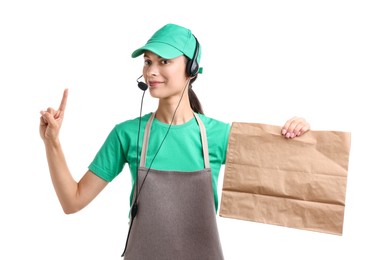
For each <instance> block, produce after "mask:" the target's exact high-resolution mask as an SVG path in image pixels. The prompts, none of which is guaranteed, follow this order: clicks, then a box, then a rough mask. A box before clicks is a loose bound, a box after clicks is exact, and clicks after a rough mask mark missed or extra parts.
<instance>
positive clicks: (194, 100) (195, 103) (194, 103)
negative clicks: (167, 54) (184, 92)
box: [188, 75, 204, 115]
mask: <svg viewBox="0 0 377 260" xmlns="http://www.w3.org/2000/svg"><path fill="white" fill-rule="evenodd" d="M197 77H198V75H196V76H195V77H194V78H192V79H191V80H190V84H189V89H188V95H189V100H190V106H191V109H192V110H194V112H195V113H199V114H203V115H204V112H203V108H202V104H201V103H200V101H199V99H198V96H197V95H196V94H195V92H194V90H192V83H194V81H195V80H196V78H197Z"/></svg>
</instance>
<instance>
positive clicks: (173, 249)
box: [124, 113, 224, 260]
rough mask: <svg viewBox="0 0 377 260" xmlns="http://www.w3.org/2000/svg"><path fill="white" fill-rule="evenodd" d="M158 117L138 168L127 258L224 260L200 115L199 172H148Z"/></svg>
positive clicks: (146, 137)
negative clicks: (151, 143)
mask: <svg viewBox="0 0 377 260" xmlns="http://www.w3.org/2000/svg"><path fill="white" fill-rule="evenodd" d="M154 116H155V115H154V113H153V114H152V116H151V117H150V119H149V120H148V123H147V125H146V127H145V134H144V140H143V147H142V151H141V158H140V167H139V170H138V178H139V181H138V189H139V190H140V186H141V185H143V187H142V189H141V191H140V193H139V196H138V197H139V198H138V211H137V214H136V216H135V218H134V219H133V226H132V229H131V230H130V233H129V240H128V245H127V248H126V251H125V255H124V259H127V260H137V259H140V260H152V259H157V260H170V259H174V260H188V259H189V260H204V259H211V260H212V259H213V260H221V259H224V257H223V253H222V249H221V244H220V238H219V234H218V230H217V224H216V211H215V206H214V198H213V189H212V176H211V175H212V174H211V169H210V164H209V155H208V144H207V137H206V131H205V127H204V125H203V123H202V121H201V120H200V118H199V117H198V116H197V115H196V114H195V118H196V120H197V122H198V124H199V128H200V133H201V139H202V147H203V156H204V165H205V169H203V170H199V171H194V172H182V171H160V170H154V169H148V168H146V166H145V162H146V154H147V149H148V142H149V135H150V129H151V125H152V121H153V119H154ZM146 174H147V178H146V180H145V182H144V184H142V183H143V179H144V177H145V176H146ZM134 198H135V196H134Z"/></svg>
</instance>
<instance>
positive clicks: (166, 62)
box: [161, 60, 169, 65]
mask: <svg viewBox="0 0 377 260" xmlns="http://www.w3.org/2000/svg"><path fill="white" fill-rule="evenodd" d="M168 63H169V60H161V64H164V65H165V64H168Z"/></svg>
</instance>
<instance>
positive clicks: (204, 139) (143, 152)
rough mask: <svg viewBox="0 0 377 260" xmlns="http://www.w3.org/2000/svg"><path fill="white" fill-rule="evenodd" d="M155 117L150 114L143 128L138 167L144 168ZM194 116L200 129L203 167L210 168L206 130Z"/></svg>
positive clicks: (153, 114)
mask: <svg viewBox="0 0 377 260" xmlns="http://www.w3.org/2000/svg"><path fill="white" fill-rule="evenodd" d="M155 115H156V114H155V113H152V115H151V117H150V118H149V120H148V122H147V125H146V126H145V131H144V139H143V146H142V148H141V158H140V167H145V164H146V158H147V150H148V143H149V137H150V133H151V128H152V122H153V119H154V118H155ZM194 116H195V119H196V121H197V122H198V125H199V129H200V136H201V139H202V149H203V158H204V166H205V168H210V163H209V154H208V142H207V134H206V129H205V126H204V124H203V122H202V120H201V119H200V118H199V116H198V115H197V114H196V113H194Z"/></svg>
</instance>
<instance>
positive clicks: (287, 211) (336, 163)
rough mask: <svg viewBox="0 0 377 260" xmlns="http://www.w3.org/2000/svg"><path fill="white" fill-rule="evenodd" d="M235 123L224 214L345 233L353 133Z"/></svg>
mask: <svg viewBox="0 0 377 260" xmlns="http://www.w3.org/2000/svg"><path fill="white" fill-rule="evenodd" d="M280 132H281V127H280V126H272V125H265V124H255V123H233V124H232V128H231V133H230V137H229V144H228V153H227V161H226V166H225V175H224V183H223V190H222V197H221V204H220V212H219V214H220V216H221V217H228V218H235V219H242V220H250V221H255V222H262V223H266V224H273V225H280V226H286V227H292V228H298V229H304V230H312V231H318V232H324V233H331V234H337V235H341V234H342V231H343V218H344V208H345V195H346V184H347V173H348V161H349V152H350V142H351V134H350V133H348V132H339V131H313V130H311V131H309V132H307V133H305V134H304V135H303V136H300V137H297V138H294V139H286V138H285V137H283V136H282V135H281V133H280Z"/></svg>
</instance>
